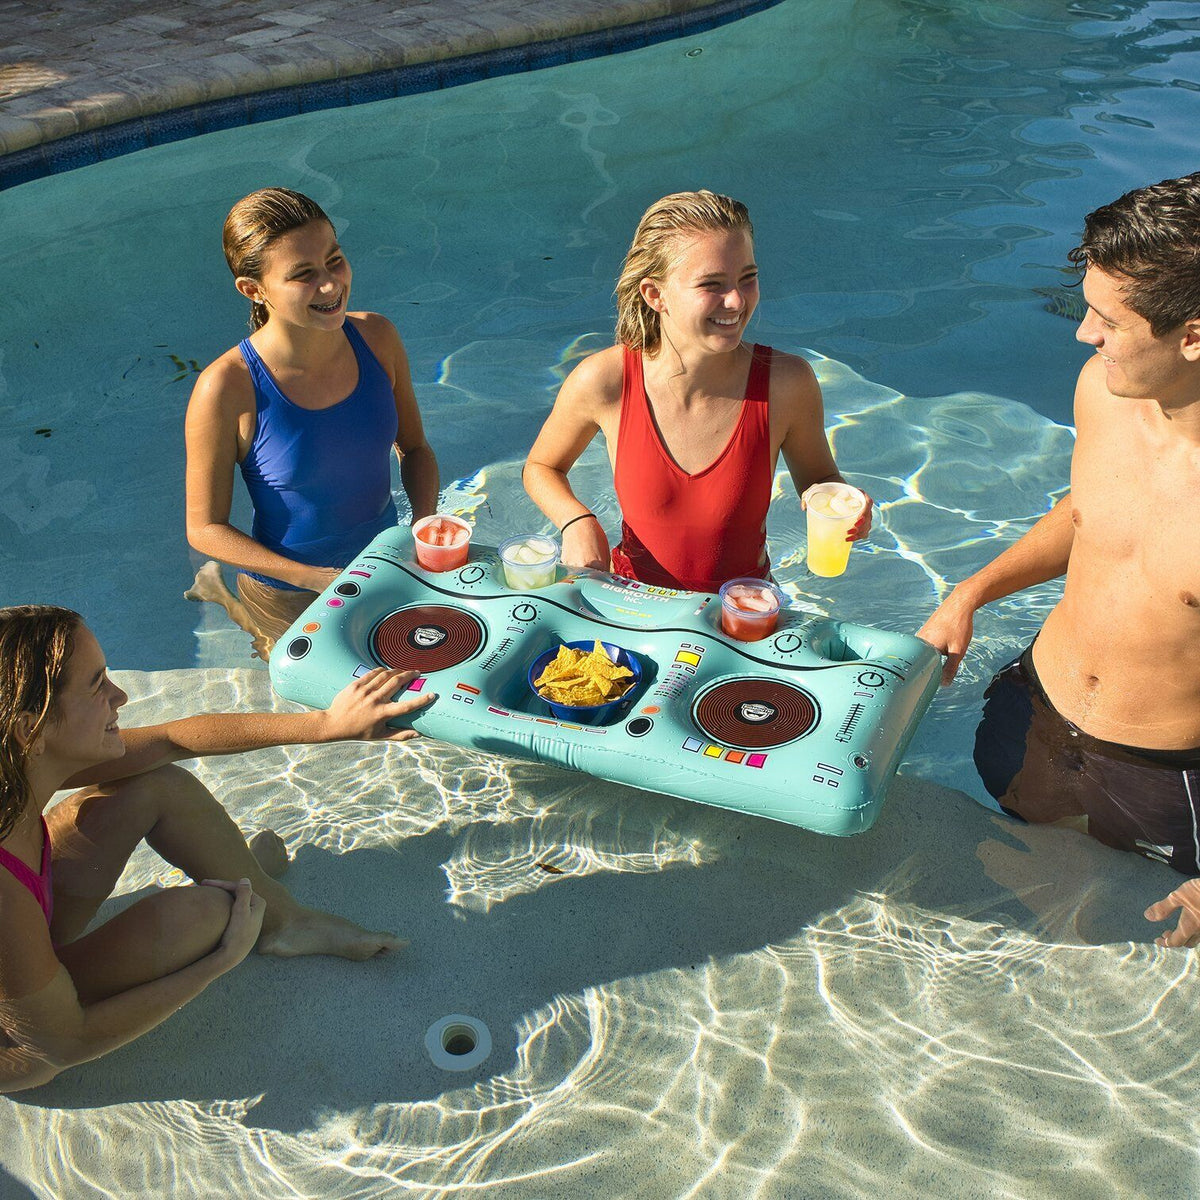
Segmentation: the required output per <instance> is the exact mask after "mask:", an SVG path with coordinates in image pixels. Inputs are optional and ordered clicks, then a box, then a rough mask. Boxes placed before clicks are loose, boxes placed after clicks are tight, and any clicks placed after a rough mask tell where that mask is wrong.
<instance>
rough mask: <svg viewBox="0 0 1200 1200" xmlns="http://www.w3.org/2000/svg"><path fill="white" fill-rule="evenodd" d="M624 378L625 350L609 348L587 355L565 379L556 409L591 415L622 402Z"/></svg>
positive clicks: (622, 348) (621, 347) (614, 347)
mask: <svg viewBox="0 0 1200 1200" xmlns="http://www.w3.org/2000/svg"><path fill="white" fill-rule="evenodd" d="M624 374H625V348H624V347H623V346H609V347H608V349H607V350H600V351H597V353H595V354H589V355H588V356H587V358H585V359H584V360H583V361H582V362H581V363H579V365H578V366H576V367H575V369H574V370H573V371H572V372H571V373H570V375H568V376H567V378H566V380H565V382H564V383H563V385H562V388H561V389H560V390H559V393H558V405H560V406H565V407H570V408H572V409H576V410H578V411H579V412H581V413H587V414H592V415H593V416H594V414H596V413H599V412H603V411H604V410H605V409H607V408H610V407H612V406H614V405H618V404H620V402H621V386H622V383H623V382H624Z"/></svg>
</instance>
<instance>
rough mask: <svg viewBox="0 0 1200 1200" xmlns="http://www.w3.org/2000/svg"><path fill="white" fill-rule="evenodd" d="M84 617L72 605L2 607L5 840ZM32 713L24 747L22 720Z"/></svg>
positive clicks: (0, 834)
mask: <svg viewBox="0 0 1200 1200" xmlns="http://www.w3.org/2000/svg"><path fill="white" fill-rule="evenodd" d="M82 624H83V618H82V617H81V616H80V615H79V614H78V613H77V612H72V611H71V609H69V608H55V607H53V606H52V605H49V604H21V605H16V606H14V607H12V608H0V838H5V837H7V836H8V835H9V833H10V832H11V831H12V827H13V826H14V825H15V824H16V822H17V818H18V817H20V815H21V814H22V813H23V812H24V811H25V807H26V805H27V804H28V803H29V799H30V796H31V795H32V789H31V788H30V786H29V779H28V777H27V775H26V773H25V769H26V764H27V762H28V758H29V751H30V749H31V748H32V747H33V745H34V744H35V743H36V742H37V740H38V737H39V736H40V735H41V732H42V730H43V729H45V727H46V723H47V722H48V721H52V720H53V719H54V718H55V716H56V715H57V712H58V694H59V690H60V688H61V687H62V683H63V679H64V677H65V675H66V672H67V663H68V662H69V661H70V659H71V655H72V653H73V652H74V650H75V634H76V632H77V631H78V629H79V628H80V626H81V625H82ZM25 714H32V716H33V718H34V722H33V728H32V729H31V731H30V733H29V736H28V737H27V738H26V739H25V744H24V745H23V746H22V745H21V743H20V741H19V740H18V739H17V722H18V721H19V720H20V719H21V717H22V716H23V715H25Z"/></svg>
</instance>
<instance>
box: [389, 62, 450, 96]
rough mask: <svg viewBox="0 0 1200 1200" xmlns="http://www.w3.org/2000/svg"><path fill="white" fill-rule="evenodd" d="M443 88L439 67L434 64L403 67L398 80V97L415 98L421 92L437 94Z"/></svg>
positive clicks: (396, 92) (396, 93)
mask: <svg viewBox="0 0 1200 1200" xmlns="http://www.w3.org/2000/svg"><path fill="white" fill-rule="evenodd" d="M441 86H442V83H441V79H440V78H439V76H438V71H437V67H436V66H434V64H433V63H420V64H418V65H417V66H413V67H403V68H401V70H400V72H399V77H398V78H397V80H396V91H395V93H394V94H395V95H397V96H414V95H416V94H417V93H419V92H436V91H437V90H438V88H440V87H441Z"/></svg>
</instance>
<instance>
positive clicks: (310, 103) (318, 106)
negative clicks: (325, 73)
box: [296, 79, 346, 112]
mask: <svg viewBox="0 0 1200 1200" xmlns="http://www.w3.org/2000/svg"><path fill="white" fill-rule="evenodd" d="M296 91H297V93H298V99H299V101H300V111H301V112H320V111H321V110H322V109H325V108H344V107H345V105H346V81H345V80H344V79H328V80H324V81H323V82H321V83H302V84H301V85H300V86H299V87H298V88H297V89H296Z"/></svg>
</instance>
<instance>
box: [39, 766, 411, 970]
mask: <svg viewBox="0 0 1200 1200" xmlns="http://www.w3.org/2000/svg"><path fill="white" fill-rule="evenodd" d="M46 819H47V821H48V823H49V825H50V839H51V845H52V847H53V853H54V904H55V912H54V925H53V929H52V933H53V936H54V939H55V941H56V942H57V943H59V944H60V945H61V944H63V943H66V942H70V941H72V940H73V939H75V938H77V937H78V936H79V935H80V934H81V933H82V932H83V930H84V929H85V928H86V926H87V923H88V922H89V921H90V920H91V919H92V917H93V916H94V915H95V913H96V910H97V908H99V906H100V904H101V903H102V902H103V901H104V900H105V899H106V898H107V897H108V895H109V894H110V893H111V891H112V889H113V886H114V885H115V883H116V881H117V879H118V877H119V876H120V874H121V871H122V870H123V869H124V866H125V863H126V862H127V861H128V859H129V856H130V854H132V853H133V850H134V847H135V846H137V844H138V842H140V841H141V840H142V839H143V838H144V839H145V840H146V841H147V842H148V843H149V844H150V845H151V846H152V847H153V848H154V849H155V850H157V851H158V853H159V854H161V855H162V857H163V858H165V859H166V860H167V862H169V863H171V864H172V865H173V866H177V867H179V868H180V869H181V870H182V871H184V872H185V873H186V874H187V875H189V876H190V877H191V878H192V879H194V880H196V881H197V882H199V881H201V880H204V879H249V880H250V883H251V885H252V886H253V888H254V890H255V891H256V892H257V893H258V894H259V895H260V896H262V898H263V899H264V900H265V901H266V902H267V913H266V917H265V918H264V920H263V927H262V933H261V935H260V937H259V941H258V947H257V948H258V951H259V953H261V954H278V955H286V956H290V955H297V954H333V955H338V956H340V957H342V958H352V959H364V958H370V957H371V956H372V955H374V954H378V953H380V952H381V951H387V950H397V949H400V948H401V947H402V946H404V945H406V944H407V943H405V942H404V941H402V940H401V939H399V938H396V937H394V936H392V935H391V934H388V933H370V932H368V931H367V930H365V929H362V928H361V927H360V926H358V925H355V924H353V923H352V922H350V921H346V920H344V919H342V918H341V917H335V916H333V915H332V914H330V913H323V912H318V911H316V910H315V909H311V908H305V907H304V906H303V905H300V904H298V903H297V902H296V901H295V900H294V899H292V897H291V896H290V895H289V894H288V892H287V891H286V889H285V888H284V887H283V886H282V885H281V884H279V883H277V882H276V881H275V880H274V879H272V878H271V876H270V875H269V874H268V873H267V871H266V870H264V869H263V866H262V864H261V863H260V861H259V859H258V858H257V857H256V856H255V854H254V852H252V851H251V849H250V847H249V846H247V844H246V841H245V839H244V838H243V837H242V835H241V833H240V831H239V830H238V827H237V826H236V825H235V824H234V823H233V821H232V820H230V818H229V814H228V813H226V811H225V810H224V808H222V807H221V805H220V804H219V803H218V802H217V801H216V800H215V799H214V798H213V796H212V794H211V793H210V792H209V791H208V789H207V788H206V787H204V785H203V784H201V783H200V781H199V780H198V779H196V778H195V777H194V776H193V775H190V774H189V773H188V772H187V771H184V770H182V769H181V768H179V767H174V766H171V767H162V768H160V769H159V770H157V771H152V772H149V773H147V774H145V775H138V776H135V777H134V778H132V779H124V780H119V781H118V782H116V783H113V784H108V785H106V786H104V787H97V788H89V789H86V790H85V791H82V792H77V793H76V794H75V795H74V796H72V797H70V798H69V799H67V800H65V801H63V803H62V804H60V805H58V806H56V807H55V808H53V809H51V810H50V812H49V813H48V814H47V818H46ZM258 842H259V844H258V849H259V851H260V852H261V853H264V854H265V855H266V856H267V857H268V859H269V860H273V861H274V863H275V866H276V868H278V866H279V865H280V864H279V862H278V853H277V852H276V853H274V854H271V853H268V846H267V844H266V843H264V842H263V840H262V839H259V840H258ZM276 851H277V848H276ZM268 866H269V867H270V866H271V861H269V862H268ZM201 890H207V889H201ZM222 928H223V927H222Z"/></svg>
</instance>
